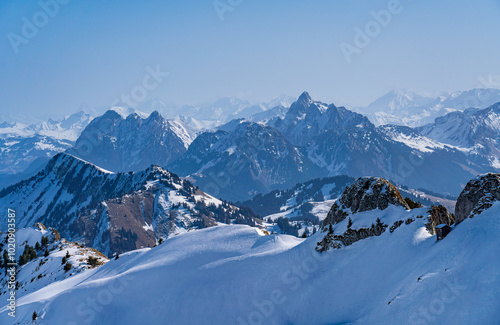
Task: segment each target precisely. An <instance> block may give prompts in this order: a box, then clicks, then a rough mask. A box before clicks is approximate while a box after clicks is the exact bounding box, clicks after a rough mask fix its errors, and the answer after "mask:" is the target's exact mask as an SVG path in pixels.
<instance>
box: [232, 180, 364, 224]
mask: <svg viewBox="0 0 500 325" xmlns="http://www.w3.org/2000/svg"><path fill="white" fill-rule="evenodd" d="M353 181H354V178H352V177H349V176H334V177H326V178H317V179H313V180H309V181H307V182H304V183H298V184H296V185H295V186H294V187H292V188H289V189H286V190H274V191H271V192H269V193H267V194H265V195H262V194H258V195H256V196H255V197H253V198H252V199H251V200H247V201H244V202H241V203H239V202H238V203H237V204H238V205H242V206H247V207H249V208H251V209H252V210H253V211H254V212H255V213H257V214H259V215H261V216H263V217H267V218H271V219H273V220H274V219H276V218H279V217H287V218H295V219H301V220H303V219H306V218H311V217H312V216H313V217H317V218H318V219H319V220H323V219H324V218H325V217H326V213H327V212H328V211H329V210H330V207H331V206H332V203H333V202H332V200H334V199H336V198H337V197H338V196H339V195H340V194H341V193H342V192H343V191H344V189H345V187H346V186H347V185H348V184H350V183H352V182H353Z"/></svg>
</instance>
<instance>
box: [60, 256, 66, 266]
mask: <svg viewBox="0 0 500 325" xmlns="http://www.w3.org/2000/svg"><path fill="white" fill-rule="evenodd" d="M64 263H66V256H63V258H62V261H61V264H64Z"/></svg>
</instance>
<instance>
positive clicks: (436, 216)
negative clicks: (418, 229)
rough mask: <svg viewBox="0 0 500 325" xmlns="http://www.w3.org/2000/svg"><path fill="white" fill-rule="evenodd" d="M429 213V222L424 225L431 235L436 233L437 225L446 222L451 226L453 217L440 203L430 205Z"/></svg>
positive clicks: (453, 220)
mask: <svg viewBox="0 0 500 325" xmlns="http://www.w3.org/2000/svg"><path fill="white" fill-rule="evenodd" d="M429 213H430V216H429V223H427V224H425V226H426V227H427V230H428V231H429V233H431V234H432V235H435V234H436V226H437V225H440V224H446V225H448V226H451V225H452V224H453V223H454V222H455V218H454V217H453V216H452V215H451V214H450V213H449V212H448V209H446V208H445V207H444V206H442V205H439V206H435V205H433V206H431V209H430V210H429Z"/></svg>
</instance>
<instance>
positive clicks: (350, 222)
mask: <svg viewBox="0 0 500 325" xmlns="http://www.w3.org/2000/svg"><path fill="white" fill-rule="evenodd" d="M351 227H352V219H351V217H349V221H348V222H347V229H351Z"/></svg>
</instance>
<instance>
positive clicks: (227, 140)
mask: <svg viewBox="0 0 500 325" xmlns="http://www.w3.org/2000/svg"><path fill="white" fill-rule="evenodd" d="M168 168H169V169H170V170H172V171H174V172H175V173H177V174H179V175H180V176H190V179H192V180H193V181H194V183H195V185H197V186H199V187H200V188H201V189H202V190H203V191H206V192H207V193H210V194H211V195H214V196H216V197H224V198H226V199H229V200H233V201H238V200H239V201H244V200H248V199H251V198H252V197H253V196H254V195H255V194H257V193H266V192H269V191H271V190H274V189H283V188H287V187H291V186H293V185H295V184H296V183H298V182H303V181H307V180H310V179H312V178H314V177H317V176H318V175H319V172H318V169H317V167H316V166H315V165H314V164H313V163H312V162H311V161H310V160H309V159H308V158H307V157H305V156H304V155H303V154H302V153H300V152H299V150H297V148H295V147H294V146H293V145H292V144H291V143H290V142H289V141H287V140H286V139H285V138H284V137H283V135H282V134H281V133H280V132H279V131H278V130H276V129H275V128H272V127H269V126H265V125H262V124H259V123H253V122H241V123H239V124H237V125H236V126H235V127H233V128H232V129H231V130H230V131H229V132H228V131H216V132H206V133H203V134H201V135H199V136H198V137H197V138H196V140H195V141H193V143H192V144H191V145H190V146H189V149H188V151H187V152H186V153H185V154H184V155H183V156H182V157H181V158H179V159H178V160H176V161H175V162H173V163H172V164H170V165H169V166H168Z"/></svg>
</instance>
